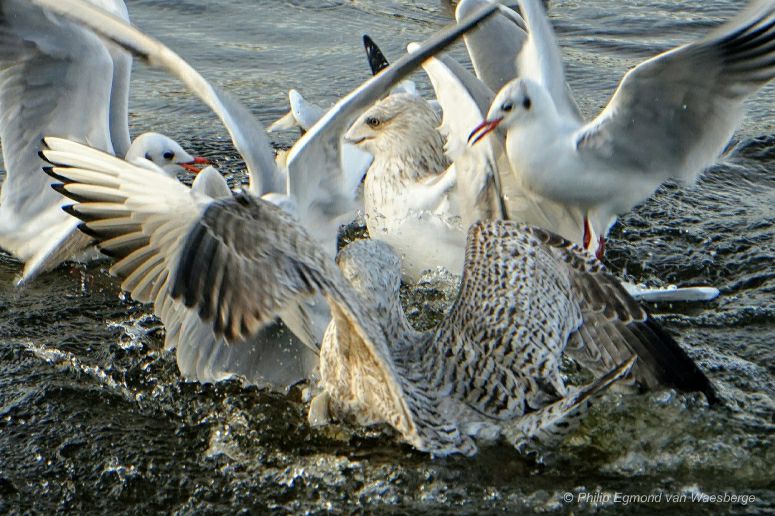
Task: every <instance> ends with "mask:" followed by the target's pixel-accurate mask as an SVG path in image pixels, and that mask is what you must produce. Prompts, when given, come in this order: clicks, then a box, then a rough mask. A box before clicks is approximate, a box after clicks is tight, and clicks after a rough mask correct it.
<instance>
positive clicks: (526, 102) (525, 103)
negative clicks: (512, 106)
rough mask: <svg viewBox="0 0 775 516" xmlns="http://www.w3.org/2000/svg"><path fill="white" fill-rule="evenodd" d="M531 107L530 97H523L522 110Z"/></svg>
mask: <svg viewBox="0 0 775 516" xmlns="http://www.w3.org/2000/svg"><path fill="white" fill-rule="evenodd" d="M532 105H533V103H532V102H530V97H525V98H524V99H523V100H522V107H523V108H525V109H530V106H532Z"/></svg>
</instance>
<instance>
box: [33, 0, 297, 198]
mask: <svg viewBox="0 0 775 516" xmlns="http://www.w3.org/2000/svg"><path fill="white" fill-rule="evenodd" d="M32 2H33V3H35V4H37V5H40V6H42V7H44V8H45V9H47V10H50V11H52V12H54V13H56V14H58V15H60V16H64V17H66V18H69V19H72V20H75V21H77V22H78V23H80V24H82V25H84V26H85V27H88V28H89V29H90V30H92V31H94V32H95V33H97V34H99V35H100V36H102V37H104V38H106V39H108V40H110V41H112V42H113V43H115V44H117V45H119V46H121V47H123V48H125V49H126V50H127V51H129V52H131V53H133V54H134V55H135V56H137V57H138V58H140V59H143V60H144V61H146V62H147V63H148V64H149V65H151V66H156V67H160V68H164V69H166V70H167V71H168V72H169V73H171V74H172V75H174V76H176V77H177V78H179V79H180V80H181V81H183V83H184V84H185V85H186V86H187V87H188V88H189V89H190V90H191V91H192V92H193V93H194V94H196V95H197V96H198V97H199V98H201V99H202V101H203V102H204V103H205V104H207V105H208V106H209V107H210V109H212V110H213V112H214V113H215V114H216V115H217V116H218V117H219V118H220V119H221V122H222V123H223V125H224V127H226V130H227V131H229V134H230V135H231V138H232V141H233V142H234V146H235V147H236V149H237V150H238V151H239V153H240V155H242V157H243V159H244V160H245V164H246V165H247V167H248V173H249V174H250V181H251V184H250V189H251V192H253V193H255V194H256V195H262V194H264V193H267V192H285V186H284V184H283V183H282V181H283V176H282V174H280V173H279V172H278V170H277V167H276V166H275V162H274V153H273V152H272V149H271V147H270V144H269V137H268V136H267V135H266V131H265V130H264V128H263V126H262V125H261V123H260V122H258V120H256V118H255V117H254V116H253V115H252V114H251V113H250V111H248V109H247V108H245V106H243V105H242V104H240V103H239V102H238V101H236V100H235V99H233V98H232V97H231V96H230V95H228V94H227V93H226V92H224V91H221V90H220V89H219V88H217V87H216V86H214V85H213V84H210V83H209V82H208V81H207V80H206V79H205V78H204V77H202V76H201V75H200V74H199V72H197V71H196V70H195V69H194V68H192V67H191V66H190V65H189V64H188V63H187V62H185V61H184V60H183V59H182V58H181V57H180V56H179V55H177V54H176V53H175V52H173V51H172V50H170V49H169V48H168V47H166V46H165V45H164V44H162V43H161V42H160V41H158V40H156V39H154V38H152V37H150V36H147V35H146V34H143V33H142V32H141V31H140V30H138V29H137V28H135V27H133V26H131V25H129V24H128V23H127V22H126V21H124V20H122V19H120V18H118V17H116V16H113V15H112V14H110V13H108V12H106V11H104V10H102V9H99V8H98V7H95V6H93V5H90V4H88V3H87V2H85V1H84V0H32Z"/></svg>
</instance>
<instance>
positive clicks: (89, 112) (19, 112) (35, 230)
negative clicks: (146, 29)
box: [0, 0, 127, 281]
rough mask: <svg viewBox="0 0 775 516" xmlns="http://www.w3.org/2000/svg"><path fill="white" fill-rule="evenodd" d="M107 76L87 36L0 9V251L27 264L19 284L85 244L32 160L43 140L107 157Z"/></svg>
mask: <svg viewBox="0 0 775 516" xmlns="http://www.w3.org/2000/svg"><path fill="white" fill-rule="evenodd" d="M113 73H114V66H113V61H112V59H111V56H110V54H109V52H108V50H107V49H106V47H105V45H104V44H103V43H102V42H101V41H100V40H99V39H98V38H97V37H96V36H94V35H93V34H91V33H90V32H89V31H87V30H85V29H83V28H81V27H79V26H78V25H76V24H73V23H71V22H69V21H66V20H54V19H51V17H50V16H48V15H47V13H45V12H44V11H43V10H42V9H40V8H38V7H35V6H34V5H30V4H29V3H28V2H22V1H18V0H9V1H6V2H3V3H2V5H0V111H1V113H0V139H1V140H2V145H3V157H4V161H5V169H6V174H5V180H4V182H3V188H2V194H0V246H2V247H3V248H5V249H7V250H8V251H10V252H12V253H13V254H14V255H15V256H17V257H18V258H19V259H21V260H23V261H25V262H27V263H26V266H25V271H24V277H23V280H22V281H28V280H30V279H32V278H33V277H34V276H35V275H36V274H37V273H38V272H40V271H42V270H45V269H47V268H49V267H50V266H54V265H56V264H58V263H60V262H61V261H63V260H65V259H67V258H69V257H71V255H72V254H73V253H74V252H77V251H79V250H81V249H83V247H85V245H86V244H87V243H88V241H89V239H88V238H85V237H84V235H80V234H78V233H77V232H76V231H75V226H76V223H77V221H75V219H72V218H71V217H69V216H67V215H66V214H64V213H62V211H61V210H60V209H59V207H60V205H61V204H62V198H61V196H59V195H58V194H57V193H56V192H54V191H52V190H51V189H50V188H49V187H48V183H49V180H48V177H46V175H45V174H43V173H41V167H42V166H43V165H44V163H43V161H42V160H41V159H40V157H39V156H38V152H39V151H40V147H41V144H40V140H41V138H42V137H43V135H44V134H57V135H62V136H67V137H71V138H75V139H79V140H80V141H84V142H89V143H90V144H91V145H94V146H96V147H99V148H101V149H104V150H109V151H110V150H112V146H111V141H110V134H109V125H108V124H109V107H110V106H111V87H112V82H113ZM126 123H127V121H126V119H124V124H125V125H126Z"/></svg>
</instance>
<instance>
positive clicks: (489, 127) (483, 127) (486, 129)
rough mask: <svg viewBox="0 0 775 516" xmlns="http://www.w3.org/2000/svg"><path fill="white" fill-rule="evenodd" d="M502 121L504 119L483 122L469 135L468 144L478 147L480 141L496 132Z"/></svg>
mask: <svg viewBox="0 0 775 516" xmlns="http://www.w3.org/2000/svg"><path fill="white" fill-rule="evenodd" d="M502 121H503V117H501V118H493V119H492V120H485V121H483V122H482V123H481V124H479V125H477V126H476V127H475V128H474V130H473V131H471V134H469V135H468V143H469V144H471V145H476V143H477V142H478V141H479V140H481V139H482V138H484V137H485V136H487V135H488V134H489V133H491V132H492V131H494V130H495V128H496V127H498V124H500V123H501V122H502ZM477 133H478V135H477ZM471 140H473V141H471Z"/></svg>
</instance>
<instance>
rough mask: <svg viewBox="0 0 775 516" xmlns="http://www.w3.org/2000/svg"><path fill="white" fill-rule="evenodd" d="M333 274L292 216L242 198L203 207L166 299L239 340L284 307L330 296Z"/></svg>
mask: <svg viewBox="0 0 775 516" xmlns="http://www.w3.org/2000/svg"><path fill="white" fill-rule="evenodd" d="M332 269H333V270H336V269H335V267H333V264H332V263H330V260H329V259H327V258H326V257H325V256H324V255H323V254H322V252H321V251H320V250H319V249H318V248H317V247H316V245H315V244H314V243H313V241H312V240H311V238H310V237H309V236H308V235H307V234H306V232H304V231H303V230H302V229H301V228H300V227H299V226H298V222H297V221H296V220H295V219H293V218H292V217H291V216H290V215H288V214H286V213H285V212H284V211H282V210H281V209H280V208H278V207H276V206H274V205H273V204H271V203H268V202H265V201H261V200H260V199H257V198H254V197H252V196H250V195H247V194H237V195H236V196H235V197H233V198H230V199H224V200H220V201H216V202H213V203H211V204H210V205H208V206H207V207H206V208H205V210H204V212H203V213H202V216H201V218H200V219H199V220H197V221H196V223H195V224H194V225H193V226H192V228H191V230H190V231H189V232H188V234H187V235H186V237H185V241H184V242H183V244H182V247H181V252H180V260H179V262H178V263H177V265H176V268H175V271H174V274H173V278H172V290H171V294H172V296H173V297H174V298H176V299H177V298H179V299H181V301H182V302H183V303H184V304H185V305H186V306H187V307H189V308H192V307H195V308H196V310H197V311H198V313H199V316H200V317H201V318H202V319H204V320H206V321H212V324H213V330H214V332H215V334H216V335H219V336H220V335H223V336H225V338H226V339H227V340H228V341H233V340H239V339H244V338H246V337H248V336H250V335H252V334H253V333H255V332H256V331H257V330H258V329H259V328H261V327H263V326H265V325H266V324H267V323H269V322H271V321H273V320H274V318H275V316H276V315H277V313H278V311H279V310H281V309H282V307H284V306H285V305H288V304H290V303H291V302H293V301H299V300H301V299H302V298H305V297H308V296H312V295H313V294H315V293H317V292H320V291H326V290H328V288H329V286H328V282H327V280H326V278H327V277H330V275H331V273H330V271H331V270H332Z"/></svg>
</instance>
